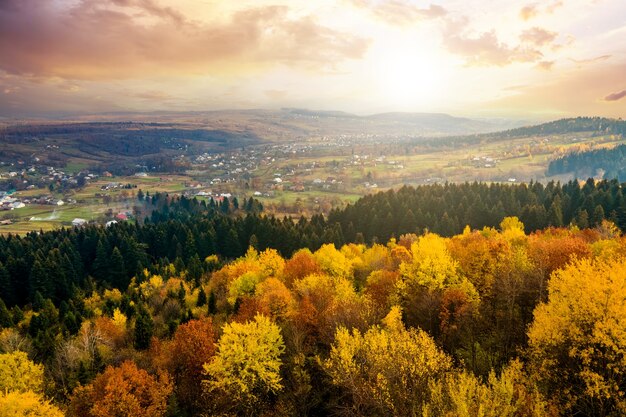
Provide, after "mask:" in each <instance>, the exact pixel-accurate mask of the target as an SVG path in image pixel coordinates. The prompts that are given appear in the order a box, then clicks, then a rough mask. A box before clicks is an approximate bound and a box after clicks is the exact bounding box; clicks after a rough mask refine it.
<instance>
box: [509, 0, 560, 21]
mask: <svg viewBox="0 0 626 417" xmlns="http://www.w3.org/2000/svg"><path fill="white" fill-rule="evenodd" d="M561 6H563V2H562V1H561V0H556V1H553V2H552V3H549V4H547V5H546V6H545V7H543V8H541V7H540V6H539V4H538V3H530V4H527V5H526V6H524V7H522V8H521V9H520V11H519V17H520V19H522V20H524V21H527V20H530V19H533V18H535V17H537V16H539V15H540V14H542V13H547V14H551V13H554V11H555V10H556V9H558V8H559V7H561Z"/></svg>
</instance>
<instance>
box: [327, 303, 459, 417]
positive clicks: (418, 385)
mask: <svg viewBox="0 0 626 417" xmlns="http://www.w3.org/2000/svg"><path fill="white" fill-rule="evenodd" d="M383 323H384V326H385V327H382V328H381V327H378V326H374V327H372V328H370V329H369V330H368V331H367V332H365V333H364V334H362V333H361V332H359V331H358V330H353V331H351V332H350V331H348V330H347V329H345V328H339V329H338V330H337V334H336V337H335V342H334V343H333V345H332V348H331V352H330V357H329V359H328V360H326V361H325V362H324V363H323V365H324V369H325V370H326V372H328V374H329V375H330V377H331V378H332V381H333V384H335V385H337V386H339V387H341V388H342V389H343V390H344V391H345V392H346V393H347V394H348V397H347V398H346V399H345V401H342V405H341V407H342V409H343V410H342V411H343V412H344V413H345V414H346V415H354V416H357V415H379V416H383V415H385V416H391V415H393V416H416V415H421V412H422V408H423V407H424V405H425V404H426V403H428V402H429V401H430V397H431V389H430V387H431V385H432V384H433V383H434V382H435V381H436V380H438V379H439V378H441V377H443V376H444V375H445V374H446V373H448V372H450V371H451V369H452V361H451V359H450V358H449V357H448V356H447V355H446V354H445V353H443V352H442V351H441V350H440V349H439V348H438V347H437V345H436V344H435V342H434V340H433V339H432V338H431V337H430V336H428V334H426V332H424V331H422V330H419V329H410V330H406V329H405V328H404V326H403V325H402V321H401V314H400V310H399V308H398V307H394V308H393V309H392V310H391V312H390V313H389V315H388V316H387V317H386V318H385V319H384V320H383Z"/></svg>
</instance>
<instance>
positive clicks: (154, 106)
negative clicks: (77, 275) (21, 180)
mask: <svg viewBox="0 0 626 417" xmlns="http://www.w3.org/2000/svg"><path fill="white" fill-rule="evenodd" d="M282 107H300V108H309V109H320V110H343V111H348V112H353V113H357V114H371V113H379V112H391V111H403V112H446V113H450V114H454V115H464V116H470V117H489V118H496V117H504V118H535V119H549V118H558V117H570V116H579V115H581V116H607V117H624V116H626V1H625V0H540V1H533V0H520V1H517V0H506V1H503V0H481V1H478V0H449V1H444V0H440V1H432V2H430V1H411V0H338V1H327V0H305V1H301V0H290V1H279V0H276V1H270V0H228V1H219V0H0V117H41V116H57V115H65V114H89V113H102V112H123V111H140V112H144V111H145V112H148V111H161V110H167V111H205V110H218V109H243V108H270V109H275V108H282Z"/></svg>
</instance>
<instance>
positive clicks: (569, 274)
mask: <svg viewBox="0 0 626 417" xmlns="http://www.w3.org/2000/svg"><path fill="white" fill-rule="evenodd" d="M528 337H529V355H530V358H531V364H532V366H533V370H534V375H535V377H536V378H537V380H538V381H539V382H540V383H541V384H542V385H543V386H544V387H545V389H546V390H547V392H548V393H549V394H550V395H551V396H556V398H557V399H558V400H559V401H560V403H561V405H562V406H563V407H564V410H565V411H566V412H567V413H568V414H570V413H571V414H578V413H579V414H582V415H598V416H603V415H625V414H626V395H625V394H624V391H625V390H626V259H624V258H620V259H617V260H611V261H602V260H596V261H593V260H589V259H581V260H577V261H575V262H573V263H571V264H569V265H568V266H567V267H566V268H565V269H563V270H558V271H556V272H555V273H554V274H553V275H552V278H551V280H550V282H549V283H548V302H547V303H545V304H542V305H540V306H539V307H537V309H536V310H535V320H534V322H533V324H532V326H531V327H530V329H529V331H528Z"/></svg>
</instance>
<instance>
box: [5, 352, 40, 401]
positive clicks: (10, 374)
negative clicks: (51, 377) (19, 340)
mask: <svg viewBox="0 0 626 417" xmlns="http://www.w3.org/2000/svg"><path fill="white" fill-rule="evenodd" d="M42 389H43V366H42V365H38V364H36V363H34V362H33V361H31V360H30V359H28V355H26V353H24V352H20V351H15V352H13V353H3V354H0V392H13V391H19V392H26V391H34V392H41V391H42Z"/></svg>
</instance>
